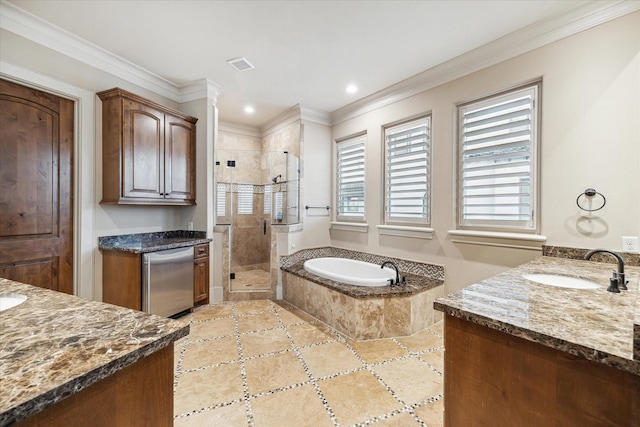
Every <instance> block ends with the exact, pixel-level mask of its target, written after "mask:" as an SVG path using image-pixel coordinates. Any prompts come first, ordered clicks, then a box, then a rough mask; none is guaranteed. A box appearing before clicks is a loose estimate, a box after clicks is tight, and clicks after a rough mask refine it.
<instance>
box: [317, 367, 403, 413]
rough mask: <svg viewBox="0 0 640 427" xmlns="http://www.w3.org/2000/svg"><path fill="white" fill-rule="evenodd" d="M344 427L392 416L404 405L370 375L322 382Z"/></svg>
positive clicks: (343, 377)
mask: <svg viewBox="0 0 640 427" xmlns="http://www.w3.org/2000/svg"><path fill="white" fill-rule="evenodd" d="M318 386H319V387H320V390H322V393H323V394H324V396H325V398H326V399H327V402H328V404H329V406H330V407H331V409H332V410H333V412H334V414H335V415H336V418H337V419H338V423H339V424H340V425H351V424H354V423H357V422H362V421H364V420H368V419H371V418H373V417H376V416H380V415H383V414H386V413H388V412H391V411H393V410H395V409H399V408H400V407H401V405H400V403H399V402H398V401H397V400H395V399H394V398H393V396H391V394H390V393H389V392H388V391H387V390H386V389H385V388H384V387H383V386H382V384H380V382H379V381H378V380H377V379H376V378H375V377H374V376H373V375H372V374H371V373H370V372H368V371H359V372H354V373H352V374H348V375H342V376H339V377H335V378H331V379H329V380H323V381H318Z"/></svg>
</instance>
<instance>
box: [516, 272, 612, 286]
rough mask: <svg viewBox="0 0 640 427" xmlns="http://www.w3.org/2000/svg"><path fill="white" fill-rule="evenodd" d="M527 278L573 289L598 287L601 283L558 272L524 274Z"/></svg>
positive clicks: (543, 283)
mask: <svg viewBox="0 0 640 427" xmlns="http://www.w3.org/2000/svg"><path fill="white" fill-rule="evenodd" d="M522 277H524V278H525V279H527V280H531V281H532V282H536V283H540V284H542V285H549V286H557V287H559V288H571V289H598V288H600V287H601V285H599V284H597V283H595V282H592V281H590V280H585V279H581V278H579V277H569V276H560V275H558V274H523V275H522Z"/></svg>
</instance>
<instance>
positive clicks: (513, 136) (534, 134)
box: [458, 83, 540, 231]
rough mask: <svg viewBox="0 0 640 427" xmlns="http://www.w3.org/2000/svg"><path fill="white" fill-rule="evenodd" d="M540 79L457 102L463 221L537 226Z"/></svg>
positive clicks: (507, 226)
mask: <svg viewBox="0 0 640 427" xmlns="http://www.w3.org/2000/svg"><path fill="white" fill-rule="evenodd" d="M539 86H540V84H539V83H536V84H534V85H530V86H527V87H523V88H519V89H516V90H513V91H510V92H505V93H502V94H499V95H496V96H492V97H490V98H486V99H483V100H480V101H475V102H471V103H467V104H464V105H460V106H458V121H459V122H458V123H459V133H458V138H459V146H458V150H459V155H458V161H459V167H458V192H459V194H458V226H459V227H460V228H493V229H506V230H512V231H535V230H536V225H535V221H534V214H535V207H536V200H537V195H536V189H537V182H536V156H537V147H538V140H537V139H538V129H537V126H538V122H537V120H538V119H537V118H538V113H537V108H538V105H537V97H538V91H539Z"/></svg>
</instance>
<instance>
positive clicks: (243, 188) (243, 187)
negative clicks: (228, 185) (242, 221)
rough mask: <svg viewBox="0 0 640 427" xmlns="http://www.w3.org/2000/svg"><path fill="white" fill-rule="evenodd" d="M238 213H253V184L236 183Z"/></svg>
mask: <svg viewBox="0 0 640 427" xmlns="http://www.w3.org/2000/svg"><path fill="white" fill-rule="evenodd" d="M238 214H240V215H251V214H253V185H251V184H238Z"/></svg>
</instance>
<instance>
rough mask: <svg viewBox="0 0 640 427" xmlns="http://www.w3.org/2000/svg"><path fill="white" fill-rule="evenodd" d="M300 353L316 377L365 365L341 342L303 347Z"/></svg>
mask: <svg viewBox="0 0 640 427" xmlns="http://www.w3.org/2000/svg"><path fill="white" fill-rule="evenodd" d="M300 354H301V355H302V358H303V359H304V361H305V362H306V364H307V367H308V368H309V370H310V371H311V374H313V376H314V377H315V378H320V377H324V376H327V375H333V374H337V373H339V372H344V371H349V370H351V369H356V368H361V367H362V366H363V365H362V362H360V359H358V358H357V357H356V356H355V355H354V354H353V353H352V352H351V351H350V350H349V349H348V348H347V347H346V346H345V345H344V344H342V343H340V342H332V343H329V344H321V345H318V346H314V347H307V348H302V349H300Z"/></svg>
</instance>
